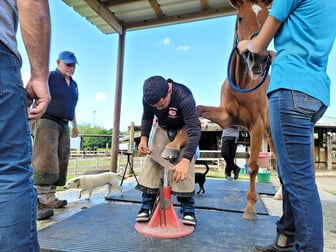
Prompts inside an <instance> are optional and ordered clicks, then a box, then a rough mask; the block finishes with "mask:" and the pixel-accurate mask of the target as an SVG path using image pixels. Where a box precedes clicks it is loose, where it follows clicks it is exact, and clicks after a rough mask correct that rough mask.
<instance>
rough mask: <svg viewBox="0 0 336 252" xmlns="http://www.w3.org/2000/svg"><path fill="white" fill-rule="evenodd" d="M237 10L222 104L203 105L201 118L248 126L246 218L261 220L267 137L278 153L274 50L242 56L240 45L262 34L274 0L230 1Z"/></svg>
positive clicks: (199, 111) (225, 126)
mask: <svg viewBox="0 0 336 252" xmlns="http://www.w3.org/2000/svg"><path fill="white" fill-rule="evenodd" d="M229 1H230V3H231V5H232V6H233V7H234V8H236V9H237V16H236V27H235V39H234V45H233V50H232V52H231V55H230V60H229V66H228V73H227V75H228V76H227V78H226V80H225V81H224V83H223V85H222V87H221V94H220V95H221V97H220V98H221V99H220V105H219V107H212V106H205V105H199V106H197V111H198V113H199V116H200V117H203V118H207V119H209V120H211V121H212V122H215V123H217V124H218V125H220V126H221V127H222V128H227V127H230V126H232V125H239V126H243V127H245V128H246V129H247V130H248V131H249V133H250V136H251V150H250V158H249V160H248V171H249V178H250V183H249V189H248V191H247V195H246V197H247V205H246V207H245V209H244V214H243V218H244V219H247V220H255V219H257V215H256V211H255V208H254V206H255V204H256V202H257V193H256V187H255V180H256V176H257V174H258V169H259V166H258V156H259V152H260V148H261V144H262V139H263V136H266V137H267V141H268V144H269V146H270V148H271V149H272V151H273V152H274V153H275V150H274V145H273V141H272V136H271V132H270V124H269V117H268V100H267V96H266V91H267V88H268V85H269V75H268V71H266V70H267V69H268V67H269V65H270V62H271V60H272V57H273V56H274V53H273V52H269V53H268V54H267V55H256V54H253V53H251V52H247V53H245V54H244V55H240V54H239V52H238V50H237V49H236V45H237V44H238V43H239V41H240V40H248V39H252V38H253V36H255V35H256V34H258V33H259V31H260V29H261V27H262V25H263V24H264V22H265V20H266V18H267V16H268V8H267V7H268V6H269V5H270V4H271V3H272V0H245V1H243V0H229Z"/></svg>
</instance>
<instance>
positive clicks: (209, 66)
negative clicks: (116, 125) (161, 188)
mask: <svg viewBox="0 0 336 252" xmlns="http://www.w3.org/2000/svg"><path fill="white" fill-rule="evenodd" d="M49 4H50V13H51V24H52V36H51V49H50V70H54V69H56V60H57V56H58V54H59V53H60V52H61V51H64V50H67V51H72V52H74V53H75V55H76V57H77V60H78V62H79V65H78V66H77V67H76V72H75V74H74V76H73V79H74V80H75V81H76V82H77V84H78V89H79V101H78V105H77V108H76V117H77V121H78V124H89V125H91V126H100V127H104V128H105V129H111V128H113V118H114V116H113V115H114V103H115V83H116V71H117V49H118V35H117V34H109V35H106V34H103V33H102V32H101V31H100V30H98V28H96V27H95V26H94V25H92V24H91V23H90V22H88V21H87V20H86V19H85V18H84V17H82V16H80V15H79V14H78V13H77V12H75V11H74V10H73V9H72V8H71V7H69V6H68V5H67V4H65V3H64V2H63V1H49ZM234 22H235V16H228V17H221V18H213V19H208V20H204V21H196V22H189V23H183V24H176V25H168V26H162V27H158V28H150V29H142V30H136V31H129V32H127V33H126V40H125V59H124V72H123V88H122V104H121V119H120V131H127V128H128V126H129V125H130V123H131V122H134V124H135V125H141V115H142V86H143V82H144V80H145V79H147V78H149V77H150V76H153V75H161V76H163V77H164V78H166V79H167V78H172V79H173V80H174V81H175V82H178V83H182V84H185V85H186V86H188V87H189V88H190V89H191V91H192V92H193V94H194V97H195V100H196V103H197V105H201V104H202V105H210V106H218V105H219V101H220V88H221V85H222V83H223V82H224V80H225V78H226V69H227V62H228V58H229V55H230V52H231V48H232V42H233V34H234ZM18 37H19V51H20V52H21V55H22V58H23V66H22V69H21V71H22V75H23V79H24V82H26V81H27V80H28V78H29V75H30V68H29V61H28V58H27V55H26V53H25V50H24V46H23V43H22V40H21V39H20V34H19V36H18ZM271 49H272V48H271ZM327 73H328V74H329V77H330V79H331V82H332V84H331V104H330V107H329V108H328V110H327V112H326V114H325V116H333V117H336V98H335V96H333V95H332V94H336V45H335V43H334V46H333V49H332V52H331V54H330V57H329V64H328V69H327Z"/></svg>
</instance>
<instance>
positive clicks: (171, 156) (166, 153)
mask: <svg viewBox="0 0 336 252" xmlns="http://www.w3.org/2000/svg"><path fill="white" fill-rule="evenodd" d="M179 154H180V150H178V149H173V148H169V147H166V148H164V150H163V151H162V153H161V157H163V158H164V159H167V160H172V161H174V160H175V159H176V158H177V157H178V156H179Z"/></svg>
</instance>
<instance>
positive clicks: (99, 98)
mask: <svg viewBox="0 0 336 252" xmlns="http://www.w3.org/2000/svg"><path fill="white" fill-rule="evenodd" d="M106 100H107V96H106V94H105V93H103V92H97V93H96V101H98V102H100V101H106Z"/></svg>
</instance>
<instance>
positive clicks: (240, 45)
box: [237, 40, 249, 54]
mask: <svg viewBox="0 0 336 252" xmlns="http://www.w3.org/2000/svg"><path fill="white" fill-rule="evenodd" d="M248 43H249V40H242V41H239V43H238V46H237V48H238V52H239V53H240V54H243V53H245V52H247V51H248V48H247V46H248Z"/></svg>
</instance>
